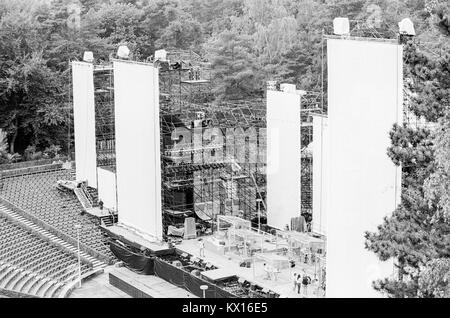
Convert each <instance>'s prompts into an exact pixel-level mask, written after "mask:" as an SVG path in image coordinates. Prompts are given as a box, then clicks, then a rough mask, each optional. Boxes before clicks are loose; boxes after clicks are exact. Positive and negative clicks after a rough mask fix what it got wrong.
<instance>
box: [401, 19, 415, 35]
mask: <svg viewBox="0 0 450 318" xmlns="http://www.w3.org/2000/svg"><path fill="white" fill-rule="evenodd" d="M398 28H399V32H400V34H404V35H411V36H413V35H416V31H415V30H414V24H413V23H412V21H411V19H409V18H404V19H403V20H402V21H400V22H399V23H398Z"/></svg>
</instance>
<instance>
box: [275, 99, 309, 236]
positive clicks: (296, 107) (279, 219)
mask: <svg viewBox="0 0 450 318" xmlns="http://www.w3.org/2000/svg"><path fill="white" fill-rule="evenodd" d="M300 162H301V144H300V96H299V95H297V94H293V93H285V92H278V91H267V224H268V225H270V226H272V227H275V228H278V229H284V228H285V227H286V225H289V227H290V226H291V219H292V218H293V217H297V216H300V176H301V174H300Z"/></svg>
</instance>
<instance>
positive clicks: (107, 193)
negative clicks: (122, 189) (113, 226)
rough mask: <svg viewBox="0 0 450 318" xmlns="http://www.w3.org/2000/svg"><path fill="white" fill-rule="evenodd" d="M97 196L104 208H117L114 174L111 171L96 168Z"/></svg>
mask: <svg viewBox="0 0 450 318" xmlns="http://www.w3.org/2000/svg"><path fill="white" fill-rule="evenodd" d="M97 176H98V198H99V199H100V200H102V201H103V205H104V206H105V208H108V209H112V210H117V196H116V192H117V189H116V174H115V173H114V172H112V171H109V170H106V169H103V168H97Z"/></svg>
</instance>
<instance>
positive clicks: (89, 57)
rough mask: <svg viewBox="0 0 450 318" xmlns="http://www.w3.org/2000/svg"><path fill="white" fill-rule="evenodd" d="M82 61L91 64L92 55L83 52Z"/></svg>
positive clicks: (88, 52)
mask: <svg viewBox="0 0 450 318" xmlns="http://www.w3.org/2000/svg"><path fill="white" fill-rule="evenodd" d="M83 61H85V62H88V63H93V62H94V53H92V52H90V51H86V52H84V54H83Z"/></svg>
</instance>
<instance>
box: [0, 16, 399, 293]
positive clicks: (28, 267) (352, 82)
mask: <svg viewBox="0 0 450 318" xmlns="http://www.w3.org/2000/svg"><path fill="white" fill-rule="evenodd" d="M344 20H345V19H344ZM344 22H345V21H344ZM335 23H336V24H335V30H334V33H333V32H331V33H332V34H331V33H330V35H326V34H324V35H323V38H322V41H323V43H324V44H323V45H324V46H326V49H327V55H326V56H325V55H322V63H324V64H326V65H327V70H328V71H327V74H322V76H327V88H324V87H322V89H327V99H328V100H327V106H326V107H324V100H323V99H324V97H323V96H324V95H323V91H322V92H313V91H305V90H302V89H301V87H296V86H295V85H293V84H290V83H283V82H281V83H280V82H277V81H269V82H267V87H266V91H265V93H264V98H254V99H251V100H237V101H233V102H231V101H215V102H210V100H211V98H210V97H211V96H210V95H211V94H212V88H211V80H210V76H209V73H210V71H211V69H210V68H211V65H210V64H209V63H208V62H207V61H205V59H203V58H202V57H200V56H199V55H197V54H195V53H193V52H188V51H175V50H174V51H170V50H168V51H166V50H158V51H156V52H155V54H154V56H153V58H152V59H151V60H146V61H136V60H133V59H132V58H131V57H130V56H129V55H128V53H129V50H128V48H127V47H125V46H121V47H119V49H118V52H117V54H116V55H115V56H114V57H111V60H110V61H109V62H108V63H102V64H96V63H94V62H93V59H92V53H91V52H80V58H79V60H77V61H72V62H71V75H70V76H71V92H70V95H71V96H70V98H71V106H72V109H71V111H72V115H73V126H72V128H71V130H70V131H69V138H73V139H74V149H71V155H70V156H68V157H63V156H61V157H58V158H53V159H47V160H41V161H31V162H18V163H12V164H6V165H0V247H1V248H0V295H3V296H6V297H40V298H68V297H69V298H70V297H73V298H81V297H119V298H122V297H151V298H202V297H203V298H302V297H307V298H313V297H314V298H322V297H336V296H348V297H351V296H355V295H357V297H359V296H372V295H373V292H374V291H373V289H372V287H371V284H372V281H373V280H374V279H376V278H380V277H386V276H392V275H394V272H393V264H392V263H391V262H383V263H382V262H381V261H379V260H378V259H376V258H375V256H374V255H372V254H370V253H369V252H368V251H366V250H364V247H363V245H364V244H363V240H364V235H363V233H364V231H366V230H369V229H372V228H373V227H374V224H378V223H380V222H381V221H382V219H383V217H384V216H385V215H386V213H388V212H391V211H393V210H394V209H395V207H396V205H397V204H398V201H399V194H400V191H398V189H399V188H400V180H401V179H400V178H401V173H399V172H398V169H400V168H399V167H397V166H395V165H394V164H393V163H392V162H391V161H390V159H389V158H388V157H387V156H386V149H387V147H388V146H389V136H388V132H389V129H390V128H391V126H392V125H393V124H394V123H401V122H402V116H403V108H402V101H403V95H402V94H403V79H402V67H403V60H402V44H401V43H400V42H399V38H397V36H394V37H392V38H390V39H386V38H381V37H377V36H375V35H374V36H372V37H360V36H358V34H357V33H356V34H348V33H345V34H344V33H342V32H341V31H339V30H340V29H339V25H340V24H339V23H343V22H342V21H341V20H338V21H337V22H336V21H335ZM359 31H361V30H359ZM322 54H323V53H322ZM375 88H376V89H375ZM380 91H382V92H383V93H382V94H379V92H380ZM363 101H364V103H363ZM362 105H366V106H365V107H366V108H364V107H362ZM352 145H358V147H352ZM361 184H364V185H365V186H364V188H363V189H362V187H361V186H360V185H361ZM298 275H300V276H301V278H302V280H301V282H299V281H298V279H300V278H297V277H298ZM299 285H302V291H301V292H300V289H297V287H298V286H299ZM298 288H300V287H298Z"/></svg>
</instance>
